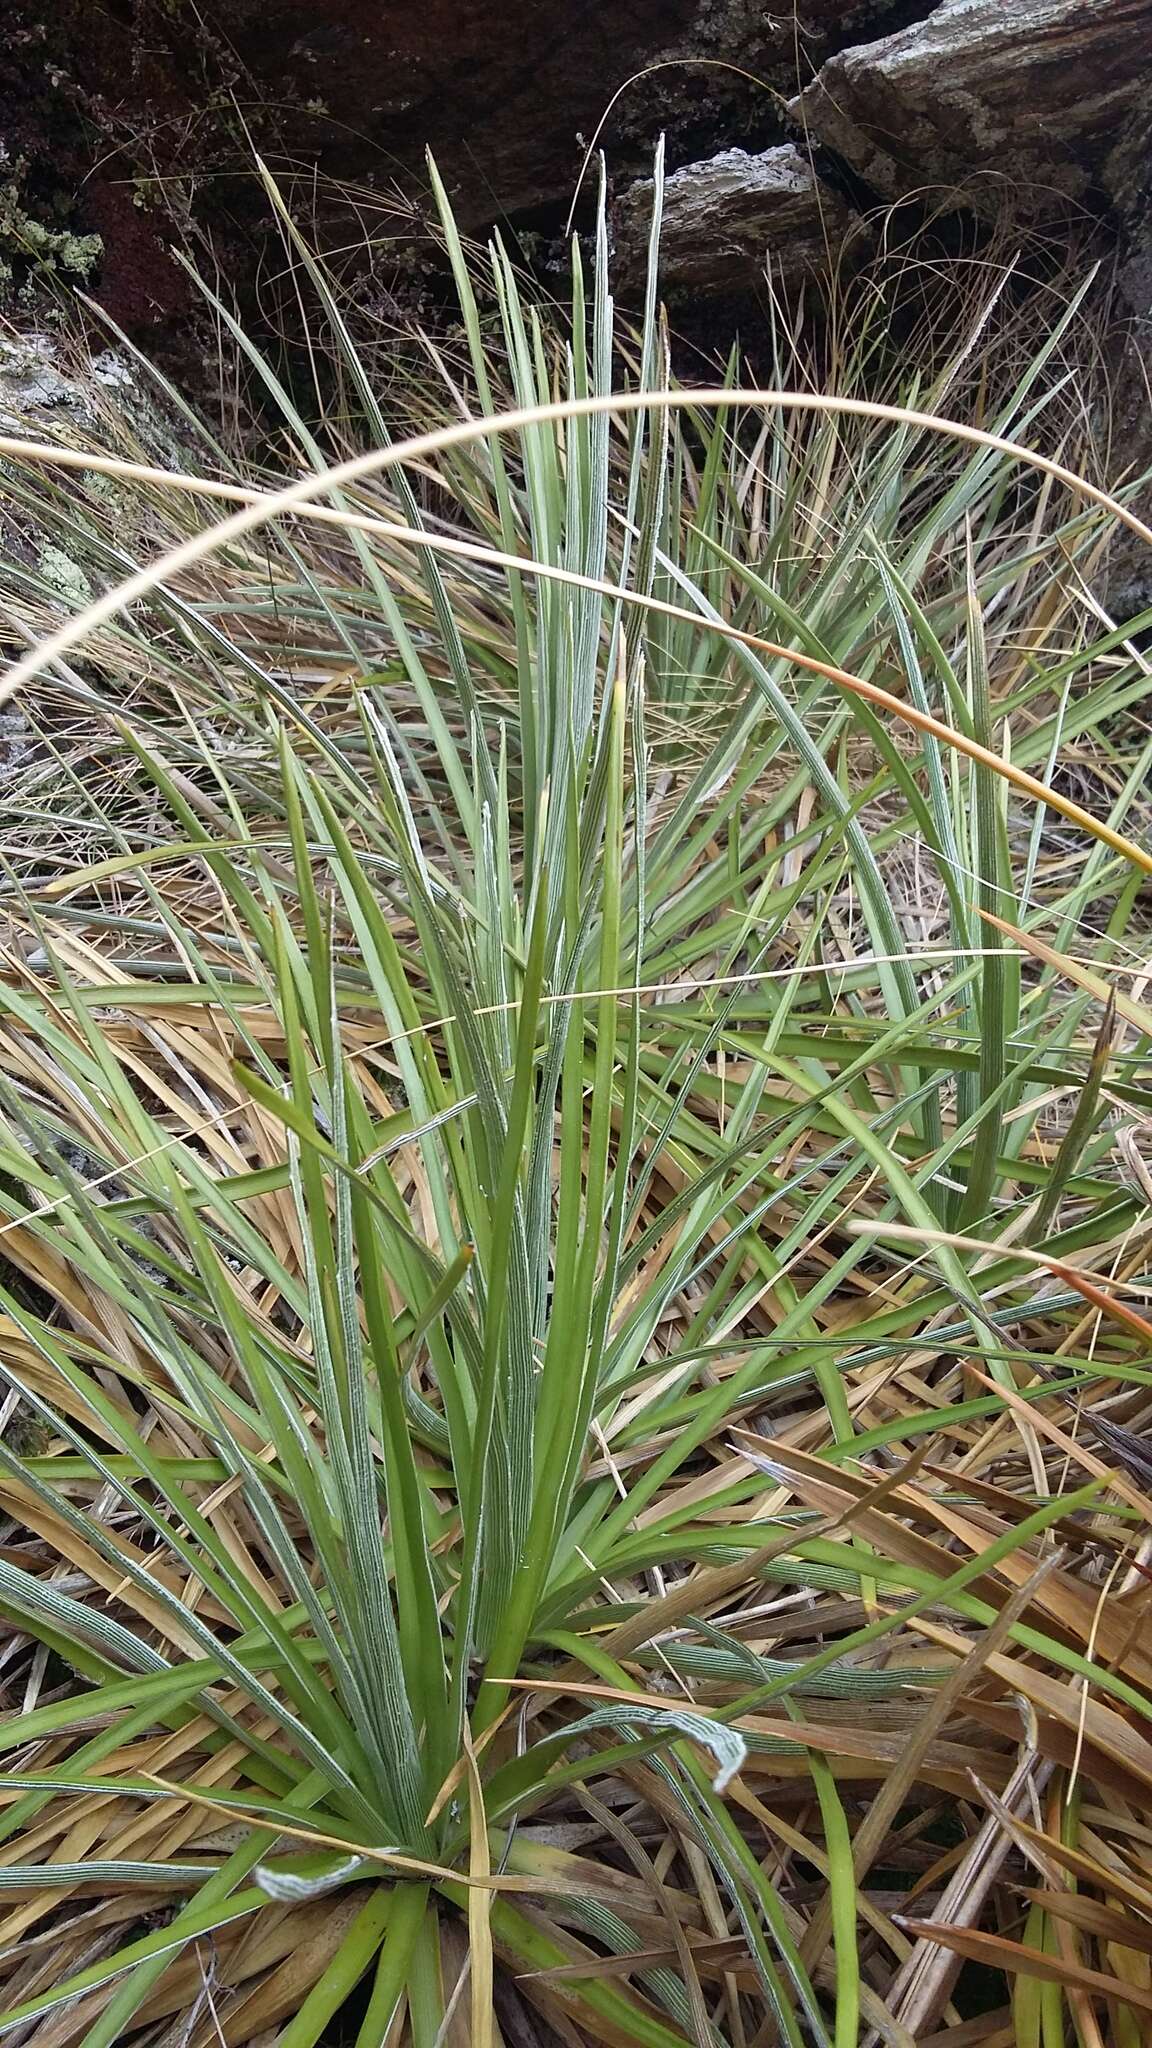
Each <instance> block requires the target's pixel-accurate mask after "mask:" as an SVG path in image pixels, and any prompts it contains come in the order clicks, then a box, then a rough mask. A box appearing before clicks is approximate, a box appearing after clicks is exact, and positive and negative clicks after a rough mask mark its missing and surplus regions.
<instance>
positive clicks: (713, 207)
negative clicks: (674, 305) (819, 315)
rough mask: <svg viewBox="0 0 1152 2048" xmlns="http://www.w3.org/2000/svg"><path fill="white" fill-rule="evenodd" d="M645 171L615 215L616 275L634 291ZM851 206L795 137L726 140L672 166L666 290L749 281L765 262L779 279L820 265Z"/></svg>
mask: <svg viewBox="0 0 1152 2048" xmlns="http://www.w3.org/2000/svg"><path fill="white" fill-rule="evenodd" d="M652 197H653V187H652V182H651V180H650V179H642V180H641V181H640V182H639V183H637V184H635V185H633V186H632V187H631V189H630V190H629V192H628V193H627V195H626V196H625V198H624V200H623V201H622V202H621V204H620V206H619V208H618V209H617V214H616V259H617V260H616V276H617V279H618V283H619V285H620V287H621V289H622V290H624V291H628V290H630V289H631V290H635V289H636V287H637V286H638V285H639V283H640V281H641V279H642V278H643V275H644V267H645V263H646V259H647V245H648V230H649V224H650V221H651V215H652ZM850 219H851V215H850V214H849V211H848V208H847V206H846V205H845V203H844V201H843V199H841V198H840V196H839V195H838V194H837V193H836V192H834V191H833V190H832V189H831V187H829V186H828V185H826V184H824V183H822V181H821V180H820V179H819V178H818V177H817V176H816V173H815V172H814V170H813V169H812V165H811V163H810V161H809V160H808V158H807V157H806V156H804V155H803V154H802V152H801V151H800V150H799V149H797V148H796V146H795V144H794V143H791V142H785V143H781V144H779V145H778V146H777V147H776V148H775V149H766V150H762V151H761V152H760V153H759V154H757V155H750V154H749V152H748V151H747V150H743V149H725V150H722V151H721V152H720V154H719V155H718V156H713V157H709V158H707V159H706V160H705V161H704V162H703V163H698V164H685V165H683V166H682V168H681V169H680V170H677V171H673V172H672V173H671V175H670V177H669V178H668V179H667V182H666V184H665V188H664V217H663V226H662V232H661V237H660V252H661V254H660V278H661V284H662V287H663V289H664V291H665V293H666V294H667V295H668V296H669V297H670V298H673V299H675V298H677V297H679V296H681V295H683V294H688V293H693V294H701V293H703V294H712V293H715V294H717V295H725V296H726V295H729V294H741V293H746V292H749V291H751V290H753V289H754V288H755V287H756V286H757V284H758V283H759V282H760V281H761V280H762V278H763V276H764V273H765V269H766V268H770V269H771V272H772V275H773V277H774V279H775V280H776V281H777V282H780V283H783V284H784V285H786V286H787V285H794V284H796V283H798V282H799V281H800V280H801V279H802V278H803V277H804V276H805V275H806V274H807V273H810V272H813V271H816V272H819V271H822V270H824V269H825V267H826V266H827V263H828V260H829V254H830V252H831V251H834V250H835V249H836V248H838V246H839V245H840V243H841V242H842V240H843V238H844V234H845V231H846V230H847V228H848V225H849V222H850Z"/></svg>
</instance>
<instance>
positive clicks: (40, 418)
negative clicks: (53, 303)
mask: <svg viewBox="0 0 1152 2048" xmlns="http://www.w3.org/2000/svg"><path fill="white" fill-rule="evenodd" d="M134 390H135V380H134V379H133V377H132V373H131V371H130V370H129V369H128V367H127V364H125V363H123V362H121V360H120V358H119V356H116V355H114V354H113V353H112V351H111V350H110V349H105V350H104V351H103V352H102V353H101V354H99V355H96V356H93V357H91V359H90V360H89V361H88V362H87V363H86V364H85V365H84V367H83V370H82V371H80V370H78V369H73V368H69V367H68V366H66V365H65V364H64V363H62V362H61V359H60V354H59V351H58V349H57V346H56V343H55V342H54V341H53V339H52V337H51V335H48V334H35V333H33V334H17V333H16V332H11V333H9V334H7V335H0V426H3V427H4V428H6V429H7V430H8V432H9V433H16V434H30V435H31V436H32V437H33V438H34V439H35V438H40V437H42V436H43V435H44V433H45V430H46V429H51V428H53V427H55V426H57V425H58V424H59V422H60V420H61V419H62V418H67V417H69V416H71V417H72V418H73V419H78V420H82V421H83V422H84V423H85V424H86V425H91V424H92V423H94V421H95V420H96V418H97V416H98V410H99V400H100V396H101V394H102V393H106V392H109V391H115V392H118V393H120V394H124V393H132V392H133V391H134Z"/></svg>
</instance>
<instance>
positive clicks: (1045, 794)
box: [0, 389, 1152, 874]
mask: <svg viewBox="0 0 1152 2048" xmlns="http://www.w3.org/2000/svg"><path fill="white" fill-rule="evenodd" d="M737 405H739V406H764V407H774V408H776V409H784V410H792V411H798V412H818V413H826V414H836V413H843V414H851V415H855V416H857V417H864V418H870V419H879V420H887V421H890V422H891V423H892V424H894V425H904V426H912V427H915V428H917V429H922V430H924V431H926V432H931V433H937V434H941V435H944V436H951V437H952V438H954V439H956V440H960V441H964V442H968V443H971V444H972V445H974V446H978V447H985V448H990V449H994V450H996V451H997V452H998V453H1000V454H1004V455H1008V456H1009V457H1011V458H1012V459H1013V460H1015V461H1019V462H1021V463H1023V464H1025V465H1027V466H1029V467H1031V468H1033V469H1036V470H1037V471H1039V472H1041V473H1042V474H1043V475H1046V476H1048V477H1050V478H1052V479H1053V480H1054V481H1056V482H1059V483H1062V484H1063V485H1064V486H1065V487H1066V488H1067V489H1068V490H1070V491H1072V492H1073V493H1074V494H1075V495H1078V496H1080V497H1082V498H1084V499H1085V500H1087V501H1088V502H1089V503H1091V504H1095V505H1097V506H1099V507H1100V508H1102V509H1103V510H1106V511H1107V512H1109V513H1110V514H1111V515H1112V516H1113V517H1114V518H1116V519H1118V520H1120V521H1122V522H1123V524H1124V525H1126V526H1127V527H1128V528H1129V529H1130V531H1132V532H1133V533H1135V534H1136V535H1137V537H1138V538H1139V539H1141V540H1143V541H1145V542H1146V543H1147V544H1148V546H1149V547H1152V527H1149V526H1148V525H1147V524H1146V523H1145V522H1144V521H1143V520H1142V519H1140V518H1138V516H1137V515H1136V514H1135V513H1134V512H1132V511H1130V510H1129V508H1128V507H1127V506H1125V505H1123V504H1122V503H1121V502H1120V501H1119V500H1118V499H1117V498H1114V497H1113V496H1112V495H1111V494H1110V493H1109V492H1107V491H1104V490H1102V489H1101V488H1100V487H1099V486H1098V485H1096V484H1092V483H1090V482H1089V481H1088V480H1087V479H1086V478H1085V477H1082V476H1080V475H1078V474H1077V472H1076V471H1074V470H1070V469H1068V468H1066V467H1065V466H1064V464H1062V463H1059V462H1056V461H1054V460H1053V459H1052V458H1051V457H1049V456H1045V455H1040V454H1038V453H1037V452H1036V451H1035V450H1033V449H1029V448H1026V447H1025V446H1024V445H1023V443H1021V442H1017V441H1011V440H1008V439H1006V438H1005V437H1004V436H1002V435H999V434H990V433H988V432H986V431H985V430H984V429H983V428H980V427H970V426H966V425H964V424H963V423H962V422H960V421H957V420H948V419H944V418H942V417H940V416H939V415H938V414H935V413H921V412H917V411H915V410H914V409H912V408H911V407H907V406H896V405H886V404H882V403H880V402H879V401H876V402H874V401H872V400H868V399H851V398H841V397H836V396H832V395H829V394H824V393H812V392H797V391H769V390H758V389H751V390H735V391H732V390H723V389H719V390H712V391H656V392H626V393H620V394H615V395H612V396H610V397H607V398H603V397H592V398H587V399H573V400H564V401H561V402H558V403H556V404H552V405H538V406H529V407H522V408H520V409H518V410H516V411H513V412H506V413H500V414H493V415H491V416H489V417H486V418H484V419H480V420H465V421H458V422H455V423H454V424H453V425H451V426H449V427H442V428H438V429H436V430H435V431H433V432H430V433H425V434H418V435H413V436H411V437H409V438H408V439H407V440H405V441H399V442H396V443H395V444H393V445H392V446H391V447H386V448H373V449H369V450H367V451H366V452H365V453H364V454H362V455H357V456H352V457H350V458H349V459H348V460H347V461H346V462H343V463H339V464H337V465H336V467H335V468H333V469H330V470H326V471H324V472H323V473H322V474H319V475H312V476H307V477H303V478H301V479H300V480H299V481H298V482H297V483H295V484H291V485H289V486H288V487H287V488H286V489H285V490H283V491H258V490H254V489H250V488H248V487H245V486H242V485H233V484H224V483H220V482H218V481H215V480H212V479H208V478H202V477H191V476H188V475H186V474H184V473H181V472H173V471H167V470H163V469H156V468H151V467H148V466H147V465H143V464H141V465H137V464H132V463H125V462H122V461H119V460H117V459H115V458H101V457H96V456H92V455H89V454H86V453H85V452H84V451H78V450H75V449H59V450H58V449H53V448H51V447H49V446H47V445H44V444H39V443H36V442H26V441H24V442H22V441H17V440H4V439H0V455H10V456H22V457H24V458H26V459H30V460H38V461H49V462H58V463H60V464H62V465H63V466H64V467H67V468H85V467H87V468H94V469H98V470H103V471H104V472H105V473H106V474H109V475H115V476H118V477H122V478H125V479H127V478H129V477H131V478H134V479H135V480H136V481H137V482H147V483H152V484H158V485H163V486H167V487H170V488H175V489H179V490H184V491H190V492H195V493H200V494H204V495H208V496H212V497H218V498H223V499H228V500H230V501H236V500H237V499H240V500H242V501H243V502H242V509H241V510H240V511H238V512H236V513H234V514H233V516H232V517H231V518H230V519H225V520H223V521H221V522H220V524H219V525H218V526H215V527H209V528H205V529H204V530H202V531H201V532H199V533H196V534H193V535H191V536H190V538H189V539H188V540H186V541H184V542H182V543H181V544H180V546H179V547H176V548H173V549H172V550H171V551H170V552H169V553H168V554H167V555H165V556H163V557H161V559H160V560H159V561H157V562H153V563H150V564H148V565H147V566H146V567H145V568H142V569H139V570H137V571H136V572H135V574H134V575H132V576H130V577H128V578H126V579H125V581H124V582H123V583H121V584H119V585H117V586H116V587H115V588H114V589H113V590H110V591H106V592H105V593H104V595H103V596H102V597H100V598H98V599H96V600H95V601H94V602H93V603H92V604H91V605H89V606H87V607H86V608H85V610H84V611H82V612H80V613H77V614H76V615H75V616H74V617H73V618H71V619H68V620H66V621H65V622H64V624H63V625H61V626H60V627H58V628H57V630H56V632H55V633H52V634H50V635H49V637H48V638H47V639H46V640H42V641H40V642H39V643H38V644H37V645H36V646H35V647H33V648H31V649H30V650H29V652H28V653H27V654H26V655H24V656H23V657H22V658H21V660H20V661H18V662H17V663H16V664H15V665H14V666H13V667H12V668H11V669H10V670H9V671H8V674H7V675H6V676H4V677H3V678H0V703H4V702H5V701H6V700H7V699H8V698H9V697H11V696H12V695H13V694H14V693H15V691H16V690H18V689H19V688H21V686H22V685H23V684H24V683H26V682H28V681H30V680H31V679H32V678H33V677H34V676H35V675H37V674H38V673H39V672H40V670H41V669H43V668H45V667H47V666H49V665H50V664H51V663H52V662H54V661H56V660H58V659H59V658H60V657H61V656H63V655H65V654H67V653H69V652H70V651H71V650H72V649H73V648H74V647H76V646H78V645H79V644H80V643H81V642H82V641H83V640H84V639H85V638H86V637H87V635H88V634H89V633H90V632H92V631H94V630H95V629H96V628H97V627H99V626H101V625H104V624H105V623H106V622H107V621H108V620H109V619H111V618H113V617H114V616H115V615H116V614H117V612H119V611H122V610H124V609H126V608H127V607H128V606H130V605H132V604H134V603H136V602H137V601H138V600H139V599H140V598H142V597H146V596H147V595H148V594H149V593H150V592H151V591H153V590H155V589H157V588H159V586H160V585H161V584H163V583H164V582H166V581H167V580H169V579H170V578H171V577H172V576H174V575H177V574H179V573H180V572H181V571H183V570H184V569H186V568H189V567H191V566H192V565H193V564H195V563H196V562H198V561H201V560H203V559H204V558H205V557H206V556H207V555H209V554H211V553H212V552H213V551H214V550H215V549H217V548H219V547H222V546H224V545H225V544H226V543H228V542H229V541H232V540H235V539H238V538H240V537H241V536H242V535H244V534H247V533H251V532H254V531H255V530H256V529H257V528H259V527H260V526H262V525H265V524H266V523H267V522H268V521H270V520H272V519H275V518H277V517H279V516H281V515H282V514H290V515H295V514H297V513H301V514H305V515H307V516H312V517H320V518H322V519H324V520H325V521H326V522H328V523H331V524H335V525H339V526H342V527H345V528H348V529H352V528H353V527H355V528H357V529H359V530H364V531H371V532H375V533H377V534H379V535H380V536H382V537H386V538H388V539H390V540H393V541H397V542H401V543H404V544H407V545H415V546H425V547H428V548H431V549H433V550H435V551H440V552H445V553H450V554H455V555H459V556H463V557H466V558H467V559H470V560H476V561H480V562H483V563H486V564H487V565H489V566H493V567H504V568H514V569H516V570H517V571H518V572H519V573H520V574H528V575H536V576H542V577H547V578H549V579H550V580H553V581H557V582H561V583H566V584H570V585H573V586H575V587H577V588H582V589H589V590H594V591H597V592H599V593H600V594H601V595H603V596H606V597H609V598H611V599H613V600H614V601H620V602H625V603H630V604H634V605H636V606H638V607H639V608H640V609H643V610H647V611H651V612H654V613H657V614H659V615H661V616H663V617H668V618H672V619H677V620H680V621H683V622H686V623H688V624H691V625H693V626H695V627H697V628H699V629H703V630H705V631H709V632H712V633H715V634H716V635H717V636H718V637H720V638H725V639H729V640H731V641H733V642H734V643H735V644H738V645H741V646H746V647H749V648H751V649H753V650H754V651H755V652H757V653H764V654H768V655H770V656H772V658H773V659H777V660H787V661H791V662H793V663H795V665H796V666H797V667H799V668H803V669H805V670H807V671H808V672H809V673H810V674H814V675H821V676H824V677H826V678H827V679H828V681H829V682H832V683H834V684H836V685H837V687H838V688H841V689H844V690H847V691H848V692H850V693H851V694H852V695H855V696H858V697H862V698H864V699H865V700H866V701H867V702H869V703H872V704H875V705H877V706H878V707H879V708H880V709H882V710H885V711H887V712H889V713H890V714H891V715H892V716H894V717H897V718H899V719H901V720H902V721H903V722H904V723H905V724H908V725H912V726H914V727H916V728H917V729H918V730H920V731H923V732H928V733H931V734H932V735H933V736H934V737H935V738H936V739H937V740H939V741H941V742H943V744H945V745H946V746H949V747H951V748H953V749H954V750H955V751H956V752H959V753H963V754H966V755H967V756H968V757H969V759H971V760H973V761H976V762H978V763H979V764H980V765H981V766H982V767H985V768H989V769H991V770H992V771H993V772H994V773H995V774H997V775H999V776H1000V777H1002V778H1003V779H1004V780H1006V781H1008V782H1010V783H1011V784H1012V785H1013V786H1014V787H1015V788H1016V789H1018V790H1019V791H1020V793H1021V794H1022V795H1025V796H1028V797H1031V798H1032V799H1033V801H1035V802H1039V803H1044V804H1047V805H1048V806H1049V807H1050V808H1051V809H1053V810H1055V811H1057V812H1059V813H1060V815H1061V816H1062V817H1065V818H1067V819H1068V821H1069V822H1070V823H1071V824H1074V825H1076V826H1078V827H1079V828H1080V829H1081V830H1082V831H1085V832H1087V833H1089V834H1090V835H1091V836H1092V837H1093V838H1096V839H1099V840H1101V841H1102V842H1103V843H1104V844H1106V845H1108V846H1111V847H1112V849H1113V851H1114V852H1117V853H1119V854H1121V855H1122V857H1123V858H1124V859H1125V860H1128V861H1130V862H1132V864H1133V865H1134V866H1137V867H1140V868H1141V869H1142V870H1143V871H1144V872H1145V873H1148V874H1152V852H1148V851H1146V850H1145V849H1144V848H1142V847H1140V846H1138V845H1137V844H1136V843H1135V842H1134V841H1132V840H1129V839H1127V838H1125V837H1124V835H1123V834H1121V833H1118V832H1116V831H1115V830H1114V829H1113V828H1112V827H1111V826H1110V825H1108V824H1106V823H1105V822H1104V821H1102V820H1100V819H1096V818H1093V817H1092V815H1091V814H1090V813H1089V812H1087V811H1085V810H1084V809H1083V808H1082V807H1081V806H1080V805H1079V804H1076V803H1074V802H1073V801H1072V800H1071V799H1070V798H1068V797H1065V796H1062V795H1061V794H1060V793H1059V792H1058V791H1056V790H1054V789H1052V788H1050V786H1049V785H1048V784H1047V783H1044V782H1042V781H1040V780H1039V778H1037V777H1036V776H1033V775H1029V774H1028V773H1027V771H1026V770H1024V769H1020V768H1016V767H1014V766H1013V765H1012V764H1011V763H1010V762H1006V761H1005V760H1004V759H1003V758H1002V757H1001V756H1000V755H999V754H997V753H995V752H993V751H992V750H991V749H989V748H987V747H984V746H982V745H981V744H980V743H979V742H978V741H977V740H974V739H971V738H969V737H968V736H967V735H966V734H963V733H960V732H958V731H956V730H955V728H953V727H951V726H948V725H946V724H944V723H943V722H942V721H941V720H939V719H936V718H933V717H932V716H931V715H930V714H929V713H926V712H922V711H919V710H917V709H916V708H915V707H914V706H912V705H909V704H907V703H905V702H904V701H903V700H902V699H900V698H897V697H895V696H893V695H892V694H891V692H890V691H887V690H884V689H882V688H880V686H879V685H878V684H875V683H870V682H866V681H865V680H864V679H863V678H862V677H860V676H854V675H850V674H849V673H848V672H847V671H846V670H844V669H840V668H837V667H835V666H834V665H833V664H831V663H827V662H821V661H818V660H817V659H816V658H815V657H814V656H812V655H808V654H805V653H803V652H801V651H800V650H799V649H796V648H790V647H785V646H783V645H781V644H780V643H779V642H778V641H773V640H767V639H764V638H762V637H761V636H760V635H758V634H752V633H745V632H743V631H741V629H740V628H739V627H735V626H729V625H728V624H727V623H726V622H724V621H721V620H716V619H706V618H702V617H701V616H700V614H699V613H697V612H693V611H690V610H688V609H687V608H686V607H682V606H679V605H673V604H670V603H668V602H667V601H665V600H663V599H658V598H652V597H649V596H647V595H646V594H644V593H642V592H639V591H629V590H625V589H622V588H621V587H620V586H618V585H616V584H613V583H611V582H609V581H606V580H601V579H599V578H596V577H587V576H583V575H581V574H579V573H578V572H577V571H575V570H566V569H561V568H559V567H556V566H553V565H551V564H547V563H542V562H536V561H533V560H532V559H531V558H528V557H520V556H514V555H510V554H505V553H503V552H502V551H501V550H498V549H491V548H483V547H481V546H479V545H478V544H473V543H471V542H468V541H464V540H459V539H456V538H454V537H452V536H449V535H434V534H429V533H423V532H420V531H418V530H416V529H413V528H411V527H408V526H405V525H402V524H400V523H396V522H391V521H385V520H380V521H375V520H371V519H370V518H369V517H368V516H367V515H362V514H354V513H350V512H346V511H345V510H344V509H343V508H337V507H322V506H317V505H316V504H315V502H314V500H315V499H316V498H317V497H318V496H319V495H320V494H321V493H323V492H326V491H335V490H340V489H343V488H344V487H345V486H346V485H348V484H352V483H356V482H358V481H360V480H362V479H364V478H367V477H370V476H373V475H376V474H379V473H380V472H381V471H386V470H388V469H391V468H395V467H396V466H398V465H399V464H401V463H403V462H412V461H417V460H420V459H422V458H424V457H426V456H431V455H435V454H437V453H440V452H442V451H444V450H445V449H448V448H453V447H458V446H460V445H465V444H469V443H472V442H475V441H480V440H485V439H488V438H489V437H491V436H493V435H496V434H503V433H515V432H519V431H520V430H521V429H522V428H526V427H531V426H536V425H543V424H547V423H549V422H553V423H557V424H558V423H560V422H561V421H564V420H568V419H578V418H583V417H589V416H591V415H594V414H602V413H606V412H608V413H617V412H620V413H624V412H638V411H642V410H646V409H648V408H649V407H652V408H661V409H676V410H683V409H688V408H699V407H711V408H713V409H715V410H717V411H719V410H723V409H727V408H731V407H734V406H737Z"/></svg>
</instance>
